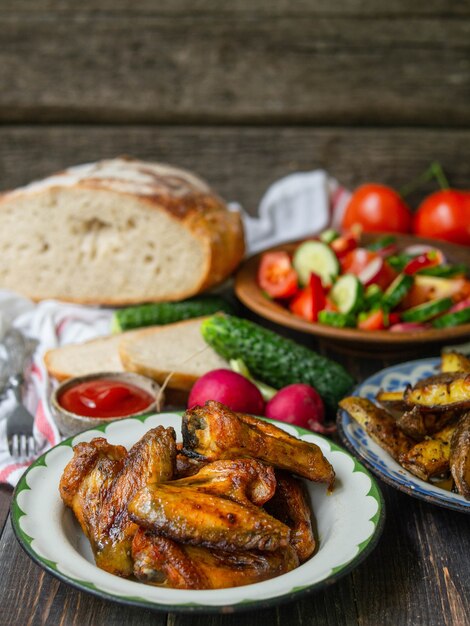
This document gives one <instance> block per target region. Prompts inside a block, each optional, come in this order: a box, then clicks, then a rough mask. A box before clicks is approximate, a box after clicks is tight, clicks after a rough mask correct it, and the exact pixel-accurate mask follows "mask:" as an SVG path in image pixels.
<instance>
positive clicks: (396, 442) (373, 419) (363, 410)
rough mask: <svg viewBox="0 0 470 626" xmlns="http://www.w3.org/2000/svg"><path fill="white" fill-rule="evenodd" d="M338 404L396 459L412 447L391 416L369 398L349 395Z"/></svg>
mask: <svg viewBox="0 0 470 626" xmlns="http://www.w3.org/2000/svg"><path fill="white" fill-rule="evenodd" d="M339 406H340V407H341V408H342V409H344V410H345V411H346V412H347V413H348V414H349V415H350V416H351V417H352V418H353V419H354V420H356V422H358V423H359V424H360V425H361V426H362V427H363V428H364V430H365V431H366V432H367V433H368V434H369V435H370V436H371V437H372V439H373V440H374V441H375V442H376V443H378V444H379V446H380V447H381V448H383V449H384V450H386V451H387V452H388V453H389V454H390V455H391V456H392V457H393V458H394V459H395V460H396V461H398V460H399V459H400V458H401V457H402V456H403V455H405V454H406V453H407V452H408V451H409V450H410V449H411V448H412V447H413V445H414V441H413V440H412V439H411V438H410V437H408V436H407V435H405V434H404V433H402V431H401V430H400V429H399V428H398V426H397V424H396V422H395V420H394V419H393V417H392V416H391V415H390V414H389V413H387V411H386V410H385V409H382V408H380V407H378V406H375V404H374V403H373V402H371V401H370V400H367V399H366V398H358V397H356V396H350V397H349V398H343V399H342V400H341V402H340V403H339Z"/></svg>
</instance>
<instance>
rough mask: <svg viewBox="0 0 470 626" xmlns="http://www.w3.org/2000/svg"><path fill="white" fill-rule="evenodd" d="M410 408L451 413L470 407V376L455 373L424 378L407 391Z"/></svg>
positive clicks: (406, 395)
mask: <svg viewBox="0 0 470 626" xmlns="http://www.w3.org/2000/svg"><path fill="white" fill-rule="evenodd" d="M404 397H405V401H406V403H407V405H408V406H409V407H413V406H417V407H419V408H420V409H421V410H422V411H426V410H429V411H450V410H453V409H466V408H469V407H470V374H468V373H465V372H463V373H461V372H454V373H444V374H437V375H436V376H430V377H429V378H424V379H423V380H420V381H419V382H417V383H416V385H415V386H414V387H408V388H407V389H406V390H405V396H404Z"/></svg>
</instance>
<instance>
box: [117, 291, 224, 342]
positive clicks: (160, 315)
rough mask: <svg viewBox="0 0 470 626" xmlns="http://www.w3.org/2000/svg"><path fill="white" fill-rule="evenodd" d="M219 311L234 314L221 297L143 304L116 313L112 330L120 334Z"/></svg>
mask: <svg viewBox="0 0 470 626" xmlns="http://www.w3.org/2000/svg"><path fill="white" fill-rule="evenodd" d="M218 311H223V312H224V313H232V312H233V307H232V306H231V305H230V304H229V303H228V302H227V300H224V298H222V297H220V296H200V297H198V298H191V299H190V300H181V301H180V302H156V303H153V304H141V305H139V306H131V307H128V308H126V309H117V310H116V311H114V313H113V318H112V321H111V328H112V332H114V333H120V332H122V331H124V330H130V329H132V328H141V327H142V326H154V325H157V326H158V325H163V324H172V323H173V322H180V321H182V320H187V319H191V318H193V317H203V316H206V315H212V314H213V313H217V312H218Z"/></svg>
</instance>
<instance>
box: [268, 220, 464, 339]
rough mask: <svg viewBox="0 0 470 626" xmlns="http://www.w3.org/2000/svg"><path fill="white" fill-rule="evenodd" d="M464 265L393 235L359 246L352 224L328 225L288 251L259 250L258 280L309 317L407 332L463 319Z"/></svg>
mask: <svg viewBox="0 0 470 626" xmlns="http://www.w3.org/2000/svg"><path fill="white" fill-rule="evenodd" d="M468 269H469V268H468V267H466V266H465V265H455V264H451V263H449V262H448V261H447V260H446V258H445V256H444V254H443V253H442V251H441V250H440V249H439V248H438V247H432V246H424V245H413V246H409V247H408V248H406V249H405V250H403V251H399V250H398V246H397V244H396V239H395V238H394V237H393V236H386V237H382V238H381V239H378V240H377V241H375V242H374V243H372V244H370V245H367V246H361V245H360V244H359V233H358V232H355V231H351V232H348V233H346V234H343V235H340V234H339V233H337V232H336V231H333V230H327V231H325V232H323V233H322V234H321V235H320V236H319V237H318V238H317V239H312V240H308V241H304V242H303V243H301V244H300V245H299V246H298V247H297V248H296V249H295V251H294V253H293V255H292V256H291V255H289V254H287V252H282V251H281V252H266V253H265V254H263V256H262V258H261V262H260V265H259V269H258V284H259V286H260V287H261V289H262V290H263V291H264V292H265V294H266V296H267V297H269V298H271V299H273V300H276V301H277V302H279V303H281V304H283V305H284V306H286V307H287V308H288V309H289V310H290V311H291V313H293V314H294V315H297V316H298V317H301V318H303V319H306V320H308V321H310V322H319V323H321V324H327V325H329V326H336V327H338V328H360V329H362V330H386V329H388V330H390V331H391V332H410V331H419V330H425V329H427V328H448V327H451V326H457V325H459V324H464V323H467V322H470V280H468V278H467V273H468Z"/></svg>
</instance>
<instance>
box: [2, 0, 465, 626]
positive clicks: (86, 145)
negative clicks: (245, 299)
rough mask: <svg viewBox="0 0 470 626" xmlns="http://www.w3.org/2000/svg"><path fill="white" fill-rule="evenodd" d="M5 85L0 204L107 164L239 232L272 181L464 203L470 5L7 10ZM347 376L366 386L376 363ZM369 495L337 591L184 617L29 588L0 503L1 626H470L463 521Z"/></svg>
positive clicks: (43, 582)
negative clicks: (159, 180)
mask: <svg viewBox="0 0 470 626" xmlns="http://www.w3.org/2000/svg"><path fill="white" fill-rule="evenodd" d="M0 86H1V89H0V188H1V189H8V188H12V187H15V186H17V185H20V184H24V183H26V182H28V181H30V180H31V179H33V178H37V177H41V176H44V175H47V174H49V173H50V172H51V171H55V170H57V169H61V168H63V167H65V166H68V165H71V164H75V163H80V162H84V161H92V160H96V159H99V158H103V157H112V156H115V155H117V154H130V155H134V156H136V157H141V158H145V159H153V160H160V161H168V162H171V163H174V164H176V165H181V166H184V167H188V168H190V169H193V170H195V171H196V172H198V173H200V174H201V175H203V176H204V177H206V178H207V179H208V180H209V181H210V182H211V183H212V185H213V186H214V187H215V188H216V189H217V190H218V191H219V192H220V193H221V194H222V195H223V196H224V197H225V198H227V199H228V200H238V201H240V202H241V203H242V204H243V205H244V206H245V207H246V208H247V209H248V210H249V211H250V212H251V213H254V212H255V211H256V207H257V204H258V202H259V199H260V197H261V195H262V194H263V192H264V191H265V189H266V187H267V186H268V185H269V184H270V183H271V182H273V181H274V180H276V179H277V178H279V177H280V176H283V175H285V174H287V173H289V172H293V171H297V170H307V169H313V168H316V167H323V168H326V169H327V170H328V171H330V172H331V173H332V174H333V175H335V176H336V177H337V178H338V179H339V180H340V181H342V182H343V183H344V184H346V185H348V186H350V187H354V186H356V185H358V184H360V183H361V182H364V181H366V180H376V181H382V182H385V183H388V184H392V185H396V186H398V187H399V186H401V185H403V184H404V183H406V182H408V181H409V180H410V179H412V178H413V177H414V176H416V175H417V174H419V173H421V172H422V171H423V170H424V168H425V167H426V166H427V165H428V164H429V162H430V161H432V160H436V159H437V160H439V161H441V162H442V164H443V166H444V168H445V169H446V171H447V173H448V174H449V176H450V179H451V182H452V183H453V184H454V185H456V186H461V187H467V188H468V187H470V184H469V178H468V176H469V170H468V163H469V162H470V108H469V106H468V103H469V99H470V0H456V1H454V2H449V1H448V0H428V1H427V2H413V3H412V2H410V1H409V0H396V1H394V2H377V1H376V0H232V1H231V2H220V0H159V2H155V0H140V1H139V2H135V0H101V1H100V2H99V3H98V2H96V1H95V0H81V2H79V3H78V2H75V1H72V0H35V1H34V2H31V0H4V1H3V2H2V3H1V6H0ZM430 189H431V186H429V187H427V188H423V189H422V190H421V192H420V193H418V194H417V195H416V196H414V197H412V199H411V200H412V203H413V204H414V203H416V202H417V201H418V200H419V198H420V197H421V196H422V195H423V194H424V193H425V192H426V191H429V190H430ZM417 356H422V355H421V354H420V355H417ZM346 364H347V366H348V367H349V369H350V370H351V371H352V372H354V374H355V375H356V376H357V378H358V379H362V378H363V377H365V376H367V375H368V374H370V373H371V372H373V371H375V370H377V369H378V368H380V367H383V366H384V365H386V364H388V363H384V362H383V361H380V360H376V361H372V360H363V359H362V360H359V359H357V358H356V359H353V358H348V359H347V362H346ZM383 490H384V495H385V499H386V503H387V521H386V526H385V531H384V535H383V538H382V541H381V542H380V544H379V546H378V547H377V548H376V550H375V551H374V553H373V554H372V555H371V556H370V557H369V558H368V560H367V561H366V562H365V563H363V564H362V565H361V566H359V567H358V569H357V570H356V571H355V572H353V573H352V574H350V575H349V576H347V577H346V578H344V579H343V580H342V581H340V582H339V583H338V584H337V585H334V586H333V587H331V588H330V589H327V590H326V591H324V592H321V593H318V594H315V595H313V596H312V597H310V598H307V599H305V600H303V601H301V602H298V603H294V604H290V605H287V606H281V607H279V608H277V609H272V610H266V611H263V612H251V613H247V614H244V615H242V616H235V617H233V616H224V617H222V616H220V617H219V616H209V617H205V616H200V617H191V616H176V615H168V616H167V615H164V614H157V613H155V614H154V613H150V612H148V611H146V610H140V609H128V608H122V607H118V606H117V605H114V604H111V603H108V602H103V601H100V600H97V599H95V598H93V597H91V596H89V595H85V594H82V593H79V592H76V591H74V590H73V589H71V588H68V587H67V586H65V585H63V584H61V583H59V582H58V581H56V580H55V579H54V578H52V577H50V576H49V575H47V574H45V573H43V572H42V570H40V569H39V568H38V567H37V566H36V565H34V564H33V563H32V562H31V561H30V560H29V559H28V558H27V557H26V556H25V555H24V554H23V552H22V551H21V549H20V548H19V546H18V545H17V544H16V542H15V540H14V538H13V536H12V531H11V527H10V524H9V522H7V523H6V525H5V526H4V522H5V519H6V514H7V509H8V505H9V500H10V492H9V491H8V490H7V489H6V488H0V528H2V527H3V532H2V535H1V539H0V569H1V576H0V602H1V603H0V607H1V609H0V624H5V625H12V626H16V625H23V624H28V625H39V624H54V625H56V624H61V625H68V624H71V625H72V624H76V625H78V626H81V625H82V624H113V625H114V624H116V625H118V624H119V625H120V624H167V625H168V626H175V625H181V626H183V625H189V624H191V625H199V624H213V625H214V626H215V625H216V624H220V625H224V626H225V625H227V626H228V625H231V624H233V625H235V624H237V625H238V624H240V623H243V624H246V625H247V626H249V625H251V624H253V625H254V624H259V623H273V624H279V625H281V624H282V625H283V626H284V625H286V626H293V625H294V624H305V625H306V624H327V625H331V626H336V625H349V624H352V625H356V624H357V625H360V626H366V625H370V626H376V625H377V624H387V625H388V624H390V625H391V626H395V625H398V626H400V625H403V626H405V625H406V626H408V625H423V626H428V625H429V626H441V625H442V624H445V625H446V626H447V625H454V624H455V625H457V626H461V625H462V626H463V625H464V624H468V623H470V615H469V603H468V598H469V597H470V589H469V579H470V565H469V558H468V555H469V554H470V529H469V522H468V517H465V516H464V515H462V514H459V513H455V512H450V511H446V510H444V509H438V508H436V507H432V506H431V505H428V504H424V503H421V502H419V501H416V500H413V499H411V498H409V497H407V496H405V495H403V494H400V493H398V492H395V491H393V490H392V489H390V488H388V487H386V486H384V487H383Z"/></svg>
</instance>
